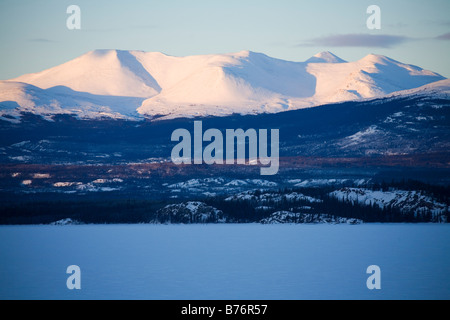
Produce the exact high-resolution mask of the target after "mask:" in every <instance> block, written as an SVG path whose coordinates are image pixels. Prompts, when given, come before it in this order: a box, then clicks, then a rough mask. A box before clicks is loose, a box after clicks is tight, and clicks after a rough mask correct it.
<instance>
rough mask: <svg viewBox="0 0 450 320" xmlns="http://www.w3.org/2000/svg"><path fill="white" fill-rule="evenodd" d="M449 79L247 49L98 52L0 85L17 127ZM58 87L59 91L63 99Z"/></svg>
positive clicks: (244, 105) (299, 102)
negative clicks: (30, 117) (32, 116)
mask: <svg viewBox="0 0 450 320" xmlns="http://www.w3.org/2000/svg"><path fill="white" fill-rule="evenodd" d="M444 79H445V78H444V77H442V76H441V75H439V74H437V73H434V72H431V71H428V70H424V69H422V68H420V67H417V66H413V65H409V64H405V63H402V62H399V61H396V60H394V59H391V58H389V57H386V56H382V55H375V54H369V55H367V56H365V57H364V58H362V59H360V60H358V61H354V62H347V61H345V60H343V59H341V58H339V57H338V56H336V55H334V54H333V53H331V52H328V51H325V52H321V53H318V54H316V55H314V56H313V57H311V58H310V59H308V60H306V61H305V62H293V61H286V60H281V59H277V58H272V57H269V56H267V55H266V54H264V53H257V52H253V51H248V50H245V51H240V52H237V53H228V54H209V55H196V56H187V57H174V56H169V55H166V54H163V53H160V52H144V51H126V50H114V49H111V50H109V49H107V50H93V51H89V52H87V53H86V54H83V55H82V56H79V57H77V58H75V59H73V60H70V61H68V62H66V63H63V64H61V65H59V66H56V67H53V68H50V69H47V70H44V71H41V72H38V73H33V74H26V75H23V76H20V77H17V78H14V79H11V80H5V81H0V113H1V114H0V115H3V116H2V118H3V119H5V115H6V116H7V117H6V118H10V119H16V121H18V120H17V119H19V118H20V113H21V112H24V111H27V112H32V113H36V114H40V115H44V116H49V115H51V114H55V113H56V114H58V113H67V114H74V115H77V116H78V117H80V118H83V117H86V118H98V117H110V118H116V117H121V118H130V119H135V118H143V117H150V118H152V117H155V116H158V117H162V118H165V119H170V118H178V117H196V116H224V115H230V114H233V113H238V114H259V113H277V112H281V111H286V110H295V109H301V108H306V107H313V106H318V105H323V104H329V103H336V102H343V101H350V100H362V99H371V98H379V97H383V96H387V95H390V94H393V93H394V92H397V91H404V90H412V89H415V88H418V87H421V86H423V85H428V84H430V83H433V82H436V81H439V80H444ZM11 83H16V85H12V84H11ZM17 83H26V84H28V85H32V86H34V87H28V86H23V85H20V84H17ZM14 86H15V91H16V94H15V95H14V94H12V93H11V87H14ZM34 88H39V89H40V90H42V91H40V90H36V89H34ZM54 88H60V89H59V91H58V92H56V93H57V94H56V93H55V89H54ZM63 88H65V89H64V90H63ZM64 92H66V93H67V95H66V96H64ZM42 97H44V98H42ZM124 104H126V105H124Z"/></svg>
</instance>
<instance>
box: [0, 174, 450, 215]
mask: <svg viewBox="0 0 450 320" xmlns="http://www.w3.org/2000/svg"><path fill="white" fill-rule="evenodd" d="M365 188H367V189H371V190H383V191H388V190H393V189H401V190H416V191H419V190H420V191H421V192H423V193H425V194H428V195H430V196H432V197H433V198H434V199H435V200H437V201H439V202H442V203H446V204H447V205H448V203H449V188H448V187H442V186H433V185H428V184H425V183H422V182H417V181H412V180H408V181H401V182H391V183H385V182H383V183H379V184H373V185H371V186H369V187H365ZM334 190H336V187H332V186H323V187H311V188H297V189H281V190H276V191H273V190H272V191H258V190H257V191H254V192H252V195H253V197H252V199H250V200H243V199H239V200H232V201H227V200H225V199H226V197H227V196H218V197H214V198H206V199H205V198H203V199H198V198H195V199H191V198H189V200H191V201H195V200H197V201H202V202H205V203H206V204H207V205H209V206H212V207H215V208H217V209H219V210H221V211H222V212H223V214H224V217H226V220H227V222H234V223H249V222H259V221H260V220H261V219H264V218H267V217H269V216H270V215H271V214H272V213H274V212H276V211H291V212H295V213H305V214H328V215H332V216H336V217H344V218H355V219H361V220H363V221H364V222H437V221H438V219H436V217H433V216H432V214H431V212H429V211H425V212H420V213H417V214H416V213H414V212H405V211H402V210H401V208H397V207H389V206H387V207H384V208H380V207H378V206H377V205H375V204H373V203H372V204H370V205H364V204H360V203H357V202H356V201H349V200H345V199H344V200H343V201H342V200H338V199H336V198H333V197H330V196H329V193H330V192H332V191H334ZM292 192H297V193H301V194H304V195H307V196H310V197H313V198H315V199H319V200H320V201H319V202H310V201H308V200H307V199H295V200H293V199H289V198H286V197H285V196H284V195H286V194H291V193H292ZM266 195H271V196H269V197H261V196H266ZM262 198H264V199H265V200H264V201H261V199H262ZM182 201H187V199H184V200H173V199H164V200H142V199H128V200H127V199H116V200H111V199H102V198H99V199H95V198H90V199H86V198H83V199H80V200H73V199H71V200H67V199H66V200H50V199H46V200H33V201H25V202H7V203H3V204H0V224H48V223H51V222H55V221H58V220H61V219H65V218H70V219H72V220H77V221H79V222H82V223H93V224H103V223H148V222H150V221H158V210H160V209H161V208H163V207H164V206H166V205H169V204H174V203H177V202H182ZM441 216H443V217H444V219H443V220H444V221H445V220H446V221H449V220H450V214H449V211H448V209H447V211H446V212H444V213H443V214H442V215H441ZM445 218H446V219H445ZM160 222H163V221H160Z"/></svg>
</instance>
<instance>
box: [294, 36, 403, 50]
mask: <svg viewBox="0 0 450 320" xmlns="http://www.w3.org/2000/svg"><path fill="white" fill-rule="evenodd" d="M409 40H411V38H409V37H405V36H392V35H387V34H338V35H331V36H326V37H319V38H314V39H311V40H309V41H307V42H306V43H302V44H299V45H298V46H300V47H316V46H326V47H366V48H392V47H394V46H397V45H400V44H402V43H404V42H407V41H409Z"/></svg>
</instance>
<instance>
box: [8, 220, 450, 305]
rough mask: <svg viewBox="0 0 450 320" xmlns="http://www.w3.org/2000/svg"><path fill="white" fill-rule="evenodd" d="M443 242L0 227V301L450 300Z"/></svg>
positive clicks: (275, 230)
mask: <svg viewBox="0 0 450 320" xmlns="http://www.w3.org/2000/svg"><path fill="white" fill-rule="evenodd" d="M449 240H450V225H438V224H364V225H258V224H250V225H244V224H241V225H171V226H166V225H77V226H0V298H1V299H287V300H291V299H450V241H449ZM69 265H78V266H79V267H80V268H81V290H69V289H67V287H66V280H67V277H68V276H69V275H68V274H66V268H67V267H68V266H69ZM370 265H378V266H380V268H381V290H372V291H371V290H369V289H367V287H366V280H367V278H368V277H369V275H368V274H366V269H367V267H368V266H370Z"/></svg>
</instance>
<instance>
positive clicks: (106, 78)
mask: <svg viewBox="0 0 450 320" xmlns="http://www.w3.org/2000/svg"><path fill="white" fill-rule="evenodd" d="M12 81H17V82H24V83H29V84H33V85H35V86H37V87H40V88H42V89H48V88H51V87H54V86H65V87H68V88H70V89H72V90H75V91H80V92H88V93H91V94H96V95H112V96H128V97H149V96H153V95H156V94H157V93H158V92H159V91H160V90H161V88H160V87H159V85H158V84H157V82H156V81H155V79H153V77H152V76H151V75H150V74H149V73H148V72H147V71H146V70H145V69H144V68H143V67H142V65H141V64H140V63H139V62H138V61H137V59H136V57H135V56H134V55H133V54H132V53H131V52H128V51H121V50H96V51H90V52H88V53H86V54H84V55H82V56H80V57H78V58H76V59H74V60H71V61H69V62H66V63H64V64H62V65H59V66H57V67H54V68H50V69H48V70H44V71H42V72H39V73H33V74H26V75H23V76H20V77H18V78H15V79H12Z"/></svg>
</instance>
